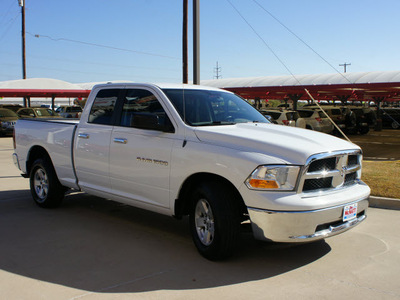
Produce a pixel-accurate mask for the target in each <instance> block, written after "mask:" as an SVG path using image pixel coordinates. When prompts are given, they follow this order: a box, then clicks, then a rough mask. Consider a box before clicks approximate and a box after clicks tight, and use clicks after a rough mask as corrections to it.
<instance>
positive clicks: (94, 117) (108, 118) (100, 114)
mask: <svg viewBox="0 0 400 300" xmlns="http://www.w3.org/2000/svg"><path fill="white" fill-rule="evenodd" d="M119 92H120V90H119V89H104V90H100V91H99V92H98V93H97V95H96V98H95V99H94V101H93V105H92V109H91V110H90V115H89V121H88V122H89V123H94V124H103V125H111V124H112V122H113V116H114V111H115V103H116V102H117V99H118V95H119Z"/></svg>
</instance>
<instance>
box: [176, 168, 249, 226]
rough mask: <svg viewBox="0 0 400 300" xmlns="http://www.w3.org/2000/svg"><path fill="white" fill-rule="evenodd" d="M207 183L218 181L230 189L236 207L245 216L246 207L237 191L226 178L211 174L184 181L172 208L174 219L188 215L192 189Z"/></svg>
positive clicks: (193, 175)
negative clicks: (233, 195) (233, 194)
mask: <svg viewBox="0 0 400 300" xmlns="http://www.w3.org/2000/svg"><path fill="white" fill-rule="evenodd" d="M208 181H214V182H215V181H218V182H220V183H221V184H223V185H225V186H227V187H228V188H229V189H231V190H232V191H233V192H234V193H235V195H236V197H235V199H237V200H236V202H237V203H236V205H237V206H238V208H239V211H240V213H241V214H243V215H244V214H247V207H246V205H245V204H244V201H243V198H242V196H241V195H240V193H239V191H238V189H237V188H236V187H235V186H234V185H233V184H232V183H231V182H230V181H229V180H227V179H226V178H224V177H222V176H220V175H217V174H213V173H196V174H192V175H191V176H189V177H188V178H186V180H185V181H184V183H183V184H182V186H181V189H180V191H179V195H178V199H176V200H175V207H174V217H176V218H178V219H180V218H182V217H183V216H185V215H188V214H189V210H190V201H189V199H190V195H191V192H192V191H193V189H194V188H195V187H196V185H198V184H200V183H203V182H208Z"/></svg>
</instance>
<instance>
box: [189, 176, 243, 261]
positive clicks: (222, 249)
mask: <svg viewBox="0 0 400 300" xmlns="http://www.w3.org/2000/svg"><path fill="white" fill-rule="evenodd" d="M236 198H237V196H236V195H235V193H233V191H232V190H231V189H230V188H229V187H227V186H226V185H224V184H223V183H221V182H204V183H201V184H200V185H199V186H198V187H197V188H196V189H195V190H194V192H193V194H192V197H191V210H190V218H189V221H190V231H191V234H192V238H193V242H194V244H195V245H196V248H197V250H198V251H199V252H200V254H201V255H202V256H204V257H205V258H207V259H209V260H221V259H225V258H228V257H229V256H231V255H232V253H233V251H234V250H235V248H236V242H237V238H238V235H239V231H240V217H239V209H238V199H236Z"/></svg>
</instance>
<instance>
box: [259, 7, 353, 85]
mask: <svg viewBox="0 0 400 300" xmlns="http://www.w3.org/2000/svg"><path fill="white" fill-rule="evenodd" d="M253 2H254V3H256V4H257V5H258V6H259V7H260V8H261V9H262V10H264V11H265V12H266V13H267V14H268V15H270V16H271V17H272V18H273V19H274V20H275V21H277V22H278V23H279V24H280V25H281V26H282V27H284V28H285V29H286V30H287V31H289V32H290V33H291V34H292V35H294V36H295V37H296V38H297V39H298V40H299V41H300V42H302V43H303V44H304V45H305V46H306V47H307V48H309V49H310V50H311V51H312V52H314V54H316V55H317V56H318V57H319V58H321V59H322V60H323V61H324V62H325V63H327V64H328V65H329V66H330V67H331V68H332V69H333V70H335V71H336V72H337V73H338V74H340V75H341V76H342V77H343V78H344V79H345V80H346V81H348V82H349V83H353V82H351V81H350V80H349V79H348V78H347V77H346V76H344V75H343V74H342V73H341V72H340V71H339V70H337V69H336V68H335V67H334V66H333V65H332V64H331V63H330V62H329V61H327V60H326V59H325V58H324V57H323V56H322V55H320V54H319V53H318V52H317V51H315V50H314V48H312V47H311V46H310V45H308V44H307V43H306V42H305V41H304V40H303V39H302V38H301V37H299V36H298V35H297V34H296V33H294V32H293V30H291V29H290V28H289V27H287V26H286V25H285V24H283V23H282V22H281V21H280V20H279V19H278V18H277V17H275V16H274V15H273V14H272V13H271V12H269V11H268V10H267V9H266V8H265V7H263V6H262V5H261V4H260V3H258V2H257V0H253ZM345 73H346V72H345Z"/></svg>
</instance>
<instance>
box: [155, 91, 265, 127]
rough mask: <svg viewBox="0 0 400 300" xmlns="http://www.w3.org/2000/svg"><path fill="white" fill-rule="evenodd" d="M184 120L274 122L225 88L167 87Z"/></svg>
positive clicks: (194, 122) (212, 123)
mask: <svg viewBox="0 0 400 300" xmlns="http://www.w3.org/2000/svg"><path fill="white" fill-rule="evenodd" d="M163 92H164V93H165V94H166V95H167V97H168V98H169V99H170V101H171V102H172V104H173V105H174V106H175V108H176V110H177V111H178V113H179V115H180V116H181V118H182V120H183V121H184V122H185V123H186V124H188V125H191V126H216V125H231V124H236V123H248V122H260V123H270V122H269V121H268V120H267V119H266V118H265V117H264V116H263V115H262V114H261V113H259V112H258V111H257V110H256V109H255V108H254V107H252V106H251V105H250V104H249V103H247V102H246V101H245V100H244V99H242V98H240V97H238V96H237V95H235V94H232V93H228V92H222V91H209V90H192V89H187V90H185V89H163Z"/></svg>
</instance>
